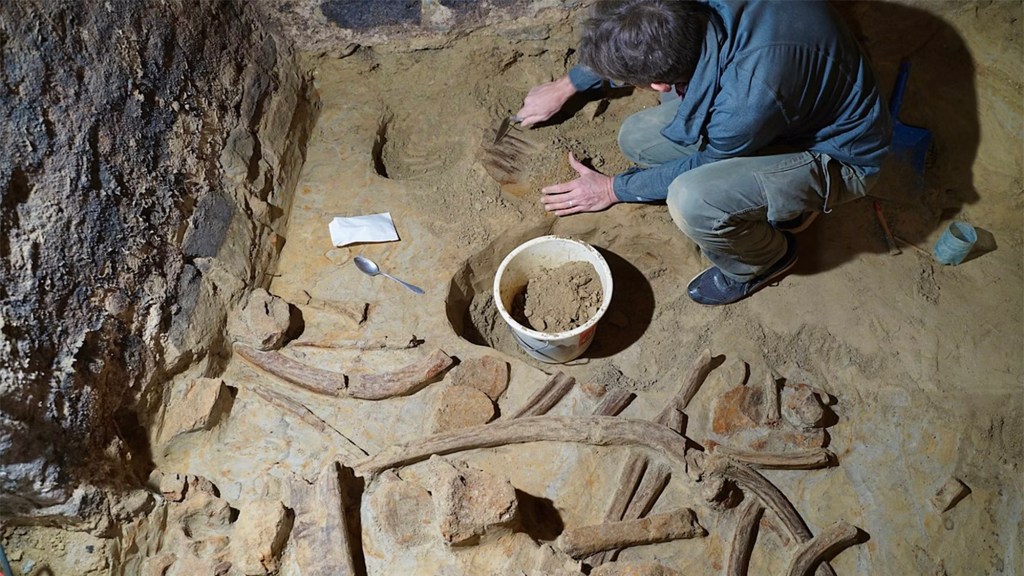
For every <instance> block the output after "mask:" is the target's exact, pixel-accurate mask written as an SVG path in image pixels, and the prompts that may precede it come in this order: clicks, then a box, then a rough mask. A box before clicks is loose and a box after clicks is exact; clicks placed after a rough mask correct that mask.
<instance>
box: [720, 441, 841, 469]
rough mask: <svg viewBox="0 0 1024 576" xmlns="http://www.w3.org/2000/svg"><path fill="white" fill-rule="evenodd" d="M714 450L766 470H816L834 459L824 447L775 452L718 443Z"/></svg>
mask: <svg viewBox="0 0 1024 576" xmlns="http://www.w3.org/2000/svg"><path fill="white" fill-rule="evenodd" d="M714 452H715V453H716V454H722V455H725V456H728V457H730V458H732V459H734V460H738V461H740V462H743V463H744V464H747V465H749V466H751V467H753V468H762V469H767V470H817V469H818V468H828V467H829V466H833V465H834V464H835V461H836V455H835V454H833V453H832V452H831V451H830V450H826V449H825V448H813V449H811V450H801V451H799V452H784V453H782V452H780V453H776V452H751V451H747V450H738V449H736V448H730V447H729V446H725V445H723V444H719V445H717V446H715V448H714Z"/></svg>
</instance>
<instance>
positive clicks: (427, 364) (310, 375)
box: [235, 343, 452, 400]
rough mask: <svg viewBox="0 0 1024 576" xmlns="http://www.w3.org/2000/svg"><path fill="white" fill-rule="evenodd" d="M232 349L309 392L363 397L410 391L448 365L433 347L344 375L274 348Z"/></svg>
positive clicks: (243, 347) (239, 346)
mask: <svg viewBox="0 0 1024 576" xmlns="http://www.w3.org/2000/svg"><path fill="white" fill-rule="evenodd" d="M235 351H236V352H237V353H238V356H239V357H240V358H241V359H242V360H244V361H245V362H246V363H247V364H249V365H251V366H254V367H256V368H259V369H260V370H263V371H266V372H269V373H271V374H273V375H274V376H277V377H278V378H280V379H282V380H284V381H286V382H291V383H292V384H295V385H297V386H299V387H301V388H304V389H306V390H309V391H310V392H315V393H317V394H326V395H328V396H336V397H341V398H344V397H351V398H360V399H363V400H381V399H384V398H392V397H395V396H404V395H406V394H411V393H413V392H415V391H417V390H419V389H420V388H422V387H423V386H424V385H426V384H427V383H428V382H430V381H431V380H433V379H434V378H435V377H437V375H438V374H440V373H442V372H443V371H444V370H445V369H447V368H448V367H449V366H451V365H452V359H451V358H450V357H449V356H448V355H447V354H445V353H444V352H442V351H441V350H435V351H434V352H433V353H432V354H431V355H430V356H427V357H426V358H423V359H420V360H417V361H415V362H413V363H411V364H409V365H407V366H403V367H402V368H399V369H397V370H394V371H392V372H385V373H383V374H357V375H353V376H348V375H346V374H343V373H341V372H333V371H330V370H323V369H320V368H316V367H314V366H310V365H308V364H304V363H302V362H299V361H298V360H294V359H292V358H289V357H288V356H285V355H284V354H281V353H280V352H277V351H272V352H262V351H260V350H256V349H255V348H252V347H250V346H246V345H245V344H237V343H236V344H235Z"/></svg>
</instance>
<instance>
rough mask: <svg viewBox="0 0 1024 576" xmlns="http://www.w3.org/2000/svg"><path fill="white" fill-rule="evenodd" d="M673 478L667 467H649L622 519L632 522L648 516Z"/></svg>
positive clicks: (656, 465)
mask: <svg viewBox="0 0 1024 576" xmlns="http://www.w3.org/2000/svg"><path fill="white" fill-rule="evenodd" d="M671 478H672V473H671V469H670V468H669V467H668V466H667V465H665V464H661V463H656V464H654V465H653V466H648V467H647V472H646V473H645V474H644V478H643V480H642V481H641V482H640V487H639V488H637V490H636V494H634V495H633V499H632V500H630V502H629V506H628V507H627V508H626V512H625V514H623V515H622V519H623V520H632V519H635V518H643V517H644V516H646V515H647V513H648V512H650V511H651V508H654V503H655V502H657V501H658V497H659V496H661V493H662V492H663V491H664V490H665V487H666V486H668V481H669V480H670V479H671Z"/></svg>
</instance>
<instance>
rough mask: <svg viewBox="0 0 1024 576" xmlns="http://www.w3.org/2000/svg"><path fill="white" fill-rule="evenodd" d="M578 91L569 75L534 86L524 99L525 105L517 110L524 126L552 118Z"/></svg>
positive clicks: (517, 114)
mask: <svg viewBox="0 0 1024 576" xmlns="http://www.w3.org/2000/svg"><path fill="white" fill-rule="evenodd" d="M575 93H576V88H574V87H573V85H572V82H570V81H569V76H568V75H566V76H562V77H561V78H559V79H558V80H555V81H553V82H547V83H545V84H540V85H539V86H534V87H533V88H531V89H530V91H529V92H528V93H527V94H526V98H524V99H523V107H522V108H520V109H519V112H516V116H517V117H518V118H519V120H520V121H521V122H522V126H523V128H528V127H530V126H533V125H534V124H536V123H538V122H543V121H545V120H547V119H548V118H551V117H552V116H554V115H555V114H556V113H558V111H559V110H561V109H562V105H563V104H565V102H566V101H567V100H568V99H569V98H570V97H571V96H572V95H573V94H575Z"/></svg>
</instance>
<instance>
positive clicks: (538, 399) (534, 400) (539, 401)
mask: <svg viewBox="0 0 1024 576" xmlns="http://www.w3.org/2000/svg"><path fill="white" fill-rule="evenodd" d="M575 384H576V379H575V378H573V377H572V376H567V375H565V374H564V373H562V372H559V373H557V374H555V375H554V376H552V377H551V378H550V379H549V380H548V381H547V382H546V383H545V384H544V386H542V387H541V388H540V389H538V390H537V391H536V392H534V393H533V395H532V396H530V397H529V398H528V399H527V400H526V402H525V403H524V404H523V405H522V406H520V407H519V410H516V411H515V412H514V413H513V414H512V415H511V416H509V418H523V417H525V416H541V415H543V414H547V413H548V410H551V409H552V408H554V406H555V404H558V401H559V400H561V399H562V398H564V397H565V395H566V394H568V393H569V390H572V387H573V386H574V385H575Z"/></svg>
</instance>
